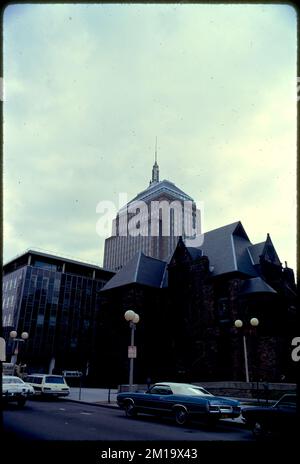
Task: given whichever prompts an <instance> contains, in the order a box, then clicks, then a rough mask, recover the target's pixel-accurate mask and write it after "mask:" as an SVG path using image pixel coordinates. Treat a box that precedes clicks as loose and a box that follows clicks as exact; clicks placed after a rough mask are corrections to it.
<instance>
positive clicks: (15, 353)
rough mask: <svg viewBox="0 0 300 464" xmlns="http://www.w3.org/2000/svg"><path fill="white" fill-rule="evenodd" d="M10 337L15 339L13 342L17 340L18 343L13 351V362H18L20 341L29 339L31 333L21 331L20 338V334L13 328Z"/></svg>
mask: <svg viewBox="0 0 300 464" xmlns="http://www.w3.org/2000/svg"><path fill="white" fill-rule="evenodd" d="M9 337H10V338H11V339H12V340H13V342H16V343H17V345H16V347H15V349H14V351H13V355H12V357H11V362H12V363H13V364H17V359H18V353H19V343H20V342H21V343H22V342H25V340H27V339H28V337H29V335H28V332H22V333H21V338H18V334H17V332H16V331H15V330H12V331H11V332H10V333H9Z"/></svg>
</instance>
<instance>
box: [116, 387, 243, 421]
mask: <svg viewBox="0 0 300 464" xmlns="http://www.w3.org/2000/svg"><path fill="white" fill-rule="evenodd" d="M117 402H118V405H119V407H120V408H121V409H124V410H125V413H126V416H128V417H132V416H135V415H136V414H137V413H139V412H141V413H146V414H154V415H160V416H167V415H169V416H173V417H174V419H175V421H176V423H177V424H178V425H183V424H185V423H186V422H187V420H188V419H204V420H205V421H206V422H208V423H210V424H215V423H216V422H217V421H218V420H219V419H223V418H235V417H238V416H239V415H240V412H241V411H240V406H239V402H238V401H236V400H233V399H229V398H223V397H220V396H214V395H212V394H211V393H209V392H208V391H207V390H205V389H204V388H202V387H199V386H196V385H191V384H184V383H173V382H170V383H169V382H161V383H155V384H154V385H153V386H152V387H151V388H150V389H149V390H147V391H146V392H123V393H119V394H118V395H117Z"/></svg>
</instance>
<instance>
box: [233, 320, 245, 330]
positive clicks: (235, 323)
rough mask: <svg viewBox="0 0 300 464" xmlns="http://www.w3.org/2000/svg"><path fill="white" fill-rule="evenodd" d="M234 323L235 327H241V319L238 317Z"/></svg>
mask: <svg viewBox="0 0 300 464" xmlns="http://www.w3.org/2000/svg"><path fill="white" fill-rule="evenodd" d="M234 325H235V327H236V328H237V329H240V328H241V327H243V321H241V320H240V319H237V320H236V321H235V322H234Z"/></svg>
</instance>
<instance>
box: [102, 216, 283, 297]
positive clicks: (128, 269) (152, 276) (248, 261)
mask: <svg viewBox="0 0 300 464" xmlns="http://www.w3.org/2000/svg"><path fill="white" fill-rule="evenodd" d="M269 241H270V243H271V239H270V238H269ZM189 244H190V242H189ZM264 249H265V242H262V243H258V244H255V245H252V244H251V242H250V240H249V238H248V235H247V234H246V232H245V229H244V228H243V226H242V223H241V222H240V221H237V222H234V223H232V224H228V225H226V226H223V227H219V228H218V229H214V230H211V231H208V232H206V233H205V234H204V241H203V244H202V245H201V247H191V246H188V247H187V250H188V252H189V254H190V256H191V259H192V260H193V261H194V260H195V259H197V258H199V257H201V256H207V257H208V259H209V264H210V270H211V276H212V277H216V276H220V275H223V274H229V273H232V272H239V273H241V274H244V275H245V276H247V277H249V278H250V279H248V280H247V281H245V287H244V289H243V292H244V293H255V292H271V293H272V292H275V290H273V289H272V288H271V287H270V286H269V285H267V284H266V283H265V282H264V281H263V280H262V279H261V278H260V277H259V270H258V269H257V266H256V265H257V264H259V257H260V255H261V254H262V253H263V250H264ZM274 252H275V253H276V251H275V249H274ZM172 256H173V255H171V256H170V257H169V258H168V259H167V260H166V262H165V261H161V260H159V259H155V258H152V257H150V256H146V255H145V254H144V253H142V252H139V253H137V254H136V255H135V256H134V257H133V258H132V259H131V260H130V261H129V262H128V263H127V264H126V265H125V266H124V267H123V268H122V269H121V270H120V271H118V272H117V274H115V275H114V276H113V277H112V278H111V279H110V280H109V281H108V282H107V283H106V285H105V286H104V287H103V289H102V291H105V290H110V289H112V288H116V287H121V286H124V285H129V284H132V283H139V284H141V285H146V286H150V287H157V288H159V287H161V288H164V287H167V286H168V264H169V262H170V260H171V259H172ZM276 256H277V254H276ZM246 282H249V284H248V286H247V285H246ZM275 293H276V292H275Z"/></svg>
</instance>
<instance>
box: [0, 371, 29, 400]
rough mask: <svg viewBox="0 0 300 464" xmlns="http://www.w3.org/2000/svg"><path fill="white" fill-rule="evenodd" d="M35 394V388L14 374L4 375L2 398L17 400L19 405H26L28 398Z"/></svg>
mask: <svg viewBox="0 0 300 464" xmlns="http://www.w3.org/2000/svg"><path fill="white" fill-rule="evenodd" d="M33 395H34V388H33V387H32V386H31V385H29V384H28V383H25V382H23V380H22V379H20V378H19V377H15V376H13V375H3V376H2V400H3V401H5V402H8V401H16V402H17V403H18V406H24V405H25V403H26V400H27V399H28V398H30V397H31V396H33Z"/></svg>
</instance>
